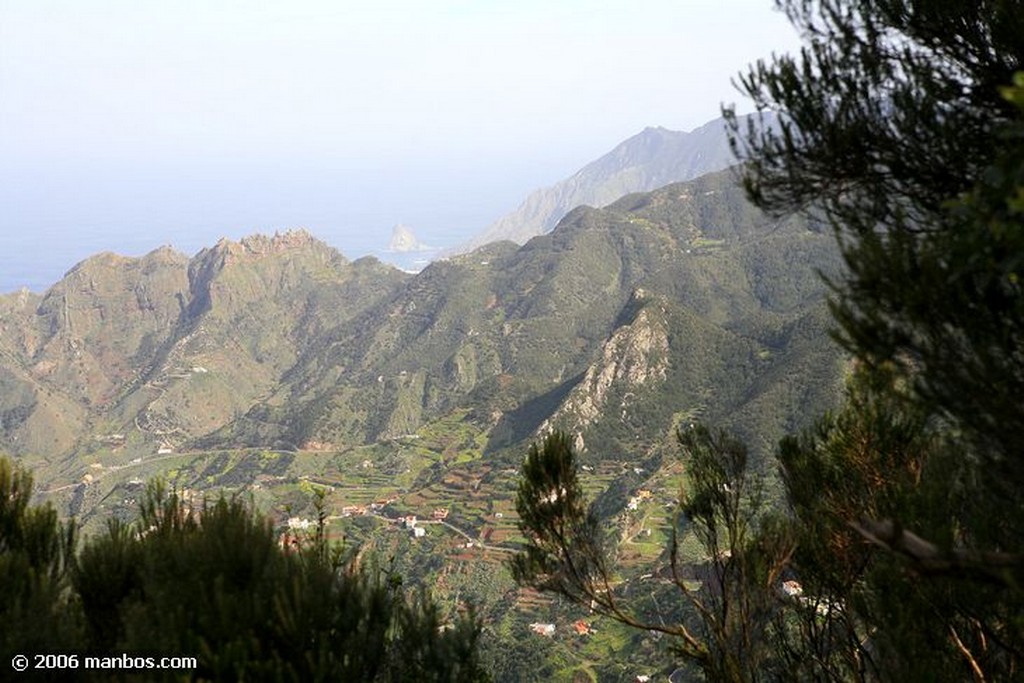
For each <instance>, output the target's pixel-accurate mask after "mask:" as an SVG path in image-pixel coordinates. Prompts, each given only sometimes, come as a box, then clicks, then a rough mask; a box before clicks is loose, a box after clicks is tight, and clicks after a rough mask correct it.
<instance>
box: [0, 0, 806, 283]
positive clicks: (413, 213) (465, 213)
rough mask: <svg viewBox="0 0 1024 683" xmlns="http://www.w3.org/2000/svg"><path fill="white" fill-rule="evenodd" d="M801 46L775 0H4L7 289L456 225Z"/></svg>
mask: <svg viewBox="0 0 1024 683" xmlns="http://www.w3.org/2000/svg"><path fill="white" fill-rule="evenodd" d="M796 45H797V38H796V36H795V34H794V32H793V30H792V29H791V28H790V27H789V25H788V24H787V22H786V20H785V17H784V16H782V15H781V14H779V13H778V12H776V11H774V10H773V8H772V2H771V0H717V1H714V0H707V1H697V0H690V1H688V0H675V1H674V2H661V1H649V2H645V1H644V0H628V1H618V0H614V1H613V0H609V1H607V2H598V1H592V2H560V1H557V0H547V1H545V2H535V1H533V0H518V1H516V2H487V1H483V0H477V1H475V2H473V1H468V0H466V1H462V2H458V1H454V0H429V1H420V2H411V1H410V2H390V1H387V0H377V1H372V2H346V1H343V0H336V1H334V2H327V1H312V0H307V1H302V0H287V1H280V2H272V1H269V0H268V1H263V2H259V1H257V0H251V1H247V2H242V1H228V0H197V1H191V0H157V1H151V2H149V1H145V0H124V1H116V0H63V1H59V0H58V1H49V0H0V290H2V291H9V290H11V289H13V288H14V287H16V286H18V285H20V284H27V285H30V286H31V287H32V288H33V289H38V290H41V289H43V288H44V287H45V286H47V285H49V284H51V283H52V282H53V281H55V280H56V279H57V278H59V277H60V275H61V273H62V272H63V271H65V270H67V269H68V268H69V267H70V266H72V265H73V264H74V263H75V262H76V261H78V260H80V259H81V258H84V257H85V256H87V255H88V254H91V253H93V252H96V251H100V250H104V249H107V250H112V251H118V252H121V253H127V254H140V253H144V252H145V251H148V250H149V249H152V248H155V247H157V246H159V245H161V244H167V243H170V244H173V245H174V246H175V247H177V248H179V249H181V250H183V251H185V252H187V253H193V252H194V251H196V250H197V249H199V248H200V247H201V246H204V245H210V244H212V243H213V242H215V241H216V239H217V238H218V237H220V236H228V237H232V238H237V237H239V236H241V235H244V234H248V233H251V232H255V231H268V230H269V231H273V230H274V229H284V228H288V227H296V226H305V227H308V228H310V229H311V230H312V231H313V232H314V233H315V234H317V235H319V236H321V237H323V238H324V239H326V240H327V241H328V242H330V243H331V244H333V245H334V246H337V247H339V248H340V249H341V250H342V251H343V252H344V253H345V254H346V255H347V256H349V257H353V258H354V257H358V256H360V255H362V254H365V253H368V252H371V251H374V250H379V249H381V248H383V246H384V245H385V244H386V242H387V239H388V236H389V235H390V230H391V227H392V225H394V224H395V223H398V222H403V223H407V224H409V225H411V226H412V227H413V228H414V229H416V230H417V233H418V234H419V235H420V238H421V239H422V240H424V241H426V242H433V243H443V244H454V243H455V242H458V241H461V240H462V239H464V238H465V237H468V236H469V235H470V234H473V233H476V232H479V231H480V230H482V229H483V228H485V227H486V226H487V224H489V223H490V222H491V221H492V220H494V219H495V218H498V217H499V216H500V215H502V214H504V213H505V212H507V211H509V210H510V209H512V208H515V206H516V205H517V204H518V203H519V201H520V200H521V199H522V198H523V197H525V195H526V194H527V193H528V192H529V191H530V190H532V189H534V188H536V187H540V186H543V185H547V184H550V183H552V182H554V181H556V180H559V179H561V178H563V177H566V176H568V175H570V174H571V173H573V172H574V171H575V170H576V169H578V168H579V167H580V166H582V165H584V164H585V163H587V162H588V161H591V160H593V159H595V158H597V157H598V156H600V155H601V154H603V153H604V152H606V151H608V150H609V149H611V148H612V147H614V146H615V145H616V144H617V143H618V142H620V141H622V140H623V139H625V138H627V137H629V136H631V135H633V134H635V133H637V132H639V131H640V130H642V129H643V128H644V127H646V126H655V125H660V126H665V127H668V128H672V129H676V130H689V129H692V128H695V127H697V126H699V125H701V124H703V123H705V122H707V121H708V120H710V119H713V118H715V117H716V116H718V114H719V105H720V104H721V103H722V102H734V101H737V100H738V99H739V95H738V93H737V92H736V91H735V90H734V89H733V87H732V86H731V85H730V78H732V77H733V76H734V75H735V74H736V72H737V71H739V70H740V69H742V68H743V67H744V65H746V64H748V63H749V62H751V61H753V60H755V59H757V58H759V57H767V56H769V55H770V53H771V52H772V51H773V50H774V51H783V52H784V51H790V50H793V49H794V48H795V46H796ZM739 104H740V109H741V110H743V109H745V108H746V107H744V106H743V104H742V102H740V103H739Z"/></svg>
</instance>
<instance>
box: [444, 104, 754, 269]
mask: <svg viewBox="0 0 1024 683" xmlns="http://www.w3.org/2000/svg"><path fill="white" fill-rule="evenodd" d="M734 163H736V161H735V158H734V157H733V155H732V152H731V151H730V149H729V142H728V139H727V137H726V133H725V121H724V120H723V119H715V120H714V121H711V122H710V123H707V124H705V125H703V126H701V127H699V128H696V129H694V130H692V131H690V132H685V133H684V132H679V131H672V130H668V129H666V128H647V129H645V130H643V131H642V132H640V133H639V134H637V135H635V136H633V137H631V138H629V139H628V140H626V141H624V142H622V143H620V144H619V145H618V146H616V147H615V148H614V149H613V150H611V151H610V152H608V153H607V154H605V155H604V156H602V157H601V158H599V159H597V160H596V161H593V162H591V163H589V164H587V165H586V166H584V167H583V168H581V169H580V170H579V171H577V172H576V173H575V174H573V175H572V176H571V177H569V178H566V179H565V180H562V181H561V182H558V183H556V184H554V185H552V186H550V187H546V188H543V189H540V190H536V191H534V192H532V193H531V194H530V195H529V196H528V197H527V198H526V199H525V200H524V201H523V203H522V204H521V205H520V206H519V207H518V208H517V209H516V210H515V211H513V212H512V213H509V214H507V215H505V216H503V217H502V218H499V219H498V220H497V221H495V222H494V223H492V224H491V225H490V226H489V227H488V228H487V229H486V230H484V231H483V232H482V233H481V234H479V235H477V236H475V237H473V238H472V239H470V240H469V241H467V242H466V243H465V244H464V245H462V246H460V247H458V248H456V249H455V250H454V253H465V252H467V251H471V250H473V249H475V248H477V247H480V246H482V245H484V244H489V243H491V242H499V241H502V240H509V241H511V242H515V243H516V244H524V243H525V242H526V241H527V240H529V239H530V238H531V237H535V236H536V235H543V234H544V233H547V232H550V231H551V230H552V229H553V228H554V227H555V225H557V224H558V222H559V221H560V220H561V219H562V218H563V217H564V216H565V215H566V214H567V213H569V211H570V210H572V209H574V208H575V207H577V206H581V205H587V206H604V205H606V204H609V203H611V202H613V201H615V200H616V199H618V198H619V197H622V196H624V195H626V194H630V193H632V192H645V191H649V190H654V189H656V188H659V187H662V186H663V185H668V184H669V183H675V182H680V181H685V180H690V179H692V178H696V177H698V176H701V175H704V174H705V173H710V172H713V171H719V170H722V169H725V168H727V167H729V166H731V165H732V164H734Z"/></svg>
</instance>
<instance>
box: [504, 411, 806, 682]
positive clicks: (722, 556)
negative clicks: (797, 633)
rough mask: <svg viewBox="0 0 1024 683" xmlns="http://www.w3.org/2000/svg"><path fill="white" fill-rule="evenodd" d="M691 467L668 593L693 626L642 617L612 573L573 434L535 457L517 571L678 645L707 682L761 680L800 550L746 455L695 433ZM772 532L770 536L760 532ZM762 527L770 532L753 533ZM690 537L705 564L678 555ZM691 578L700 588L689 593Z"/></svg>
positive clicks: (527, 480) (734, 445)
mask: <svg viewBox="0 0 1024 683" xmlns="http://www.w3.org/2000/svg"><path fill="white" fill-rule="evenodd" d="M679 440H680V443H681V445H682V447H683V451H684V462H685V463H686V466H687V482H688V484H687V487H686V490H685V491H684V493H683V496H682V499H681V504H680V509H679V515H680V517H681V518H680V519H679V520H678V523H677V524H676V525H674V527H673V543H672V547H671V549H670V556H671V564H670V567H669V568H668V569H667V572H670V576H671V580H670V585H671V586H672V588H674V589H675V590H676V591H678V592H677V593H676V597H681V598H682V599H683V600H684V602H685V603H686V605H687V613H688V614H689V615H690V618H685V619H682V620H680V621H677V622H674V623H666V622H665V621H664V619H663V617H664V615H663V614H659V618H658V620H657V621H655V619H654V618H653V616H651V615H647V614H643V613H641V612H640V611H638V610H637V607H638V604H637V603H638V600H637V599H636V598H637V597H638V596H636V595H630V592H631V591H630V586H629V584H628V582H627V583H624V582H623V581H622V579H621V577H620V576H618V573H617V571H616V567H615V566H614V558H613V556H612V555H611V553H610V546H609V544H607V543H606V540H605V533H604V531H603V529H602V526H601V523H600V522H599V521H598V519H597V517H596V515H595V514H594V513H593V511H590V510H588V509H587V507H586V502H585V500H584V498H583V494H582V491H581V489H580V486H579V483H578V479H577V474H576V466H577V464H576V457H575V454H574V453H573V449H572V446H571V445H570V443H569V440H568V437H567V436H566V435H565V434H561V433H558V432H556V433H553V434H551V435H549V436H548V437H547V438H546V439H545V440H544V442H543V444H542V445H540V446H537V445H534V446H532V447H531V449H530V452H529V454H528V455H527V458H526V461H525V462H524V463H523V469H522V479H521V480H520V484H519V495H518V497H517V499H516V509H517V510H518V512H519V516H520V528H521V530H522V532H523V534H524V535H525V536H527V538H529V539H530V541H529V543H528V544H527V545H526V547H525V549H524V550H523V552H521V553H520V554H518V555H517V556H516V557H515V558H514V559H513V561H512V570H513V574H514V576H515V578H516V580H517V581H518V582H520V583H521V584H526V585H531V586H533V587H536V588H538V589H540V590H547V591H552V592H555V593H558V594H561V595H563V596H565V597H567V598H569V599H570V600H572V601H574V602H577V603H580V604H583V605H589V606H590V608H591V609H593V610H595V611H597V612H599V613H602V614H605V615H607V616H610V617H611V618H613V619H615V620H616V621H619V622H621V623H623V624H626V625H628V626H632V627H635V628H638V629H644V630H649V631H652V632H654V631H656V632H660V633H663V634H667V635H670V636H673V640H672V645H671V646H672V648H673V650H674V651H676V652H677V653H679V654H680V655H681V656H682V657H683V658H684V659H686V660H689V661H691V662H693V663H696V664H697V665H698V666H699V667H700V669H701V670H702V671H703V672H704V674H705V675H706V676H707V677H708V679H709V680H715V681H757V680H761V679H762V678H763V676H764V675H765V673H766V672H767V671H768V665H769V663H770V662H772V661H773V652H772V648H771V644H770V642H769V641H768V639H767V638H766V637H765V634H766V633H767V632H768V630H769V629H770V628H771V627H772V624H773V617H774V615H775V613H776V612H777V611H778V601H777V599H776V597H775V594H774V592H773V589H774V587H775V585H776V583H777V582H778V578H779V572H780V571H781V570H782V568H783V566H784V564H785V562H786V560H787V559H788V557H789V554H790V552H791V541H790V538H789V535H788V533H787V532H786V531H785V530H784V529H781V528H779V527H778V526H777V525H775V524H773V523H770V522H766V521H765V520H764V519H763V516H764V513H765V509H764V507H763V505H762V501H761V498H760V495H759V491H758V486H757V483H756V481H755V480H754V479H753V478H752V477H751V474H750V471H749V470H748V467H747V449H746V447H745V446H744V445H743V444H742V443H740V442H739V441H737V440H735V439H734V438H731V437H729V436H728V435H726V434H724V433H719V434H712V433H711V432H710V431H708V430H707V429H706V428H704V427H700V426H696V427H693V428H692V429H690V430H688V431H687V432H685V433H681V434H680V435H679ZM762 526H763V529H762ZM758 529H761V533H755V532H757V531H758ZM686 532H693V533H694V535H695V536H696V537H697V539H698V540H699V542H700V544H701V547H702V549H703V551H704V554H705V555H704V557H703V558H689V559H688V561H687V562H688V564H686V565H684V564H683V563H682V562H681V558H679V556H678V547H677V545H676V543H675V539H676V533H679V534H682V533H686ZM684 576H689V577H691V578H692V577H698V578H699V581H700V582H701V585H700V587H699V588H694V587H692V586H690V585H687V582H686V580H685V579H684Z"/></svg>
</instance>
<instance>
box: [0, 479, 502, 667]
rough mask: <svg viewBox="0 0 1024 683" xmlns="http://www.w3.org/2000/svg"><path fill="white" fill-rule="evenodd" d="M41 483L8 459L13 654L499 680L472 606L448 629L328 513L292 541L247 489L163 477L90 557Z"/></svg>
mask: <svg viewBox="0 0 1024 683" xmlns="http://www.w3.org/2000/svg"><path fill="white" fill-rule="evenodd" d="M30 488H31V477H30V476H29V475H28V474H27V473H25V472H24V471H22V470H19V469H17V468H13V467H12V466H11V465H10V463H9V461H7V460H6V459H0V569H3V570H5V571H4V576H5V577H9V579H8V581H7V582H6V584H5V588H10V590H5V599H6V600H8V602H5V603H4V604H0V618H2V621H0V642H2V643H3V644H4V645H5V651H7V652H19V651H20V652H39V653H44V652H53V651H55V650H62V651H64V652H72V651H77V652H82V653H87V654H89V655H92V656H98V657H105V656H120V655H122V654H124V653H130V654H132V655H138V656H147V655H149V656H194V657H197V658H198V662H199V668H198V669H197V670H195V671H174V672H155V671H145V672H143V673H140V674H139V677H140V680H143V679H145V680H151V679H153V678H154V677H157V678H159V677H160V675H162V674H165V675H166V677H167V678H169V679H176V678H181V677H185V678H190V677H197V678H199V679H202V680H231V681H236V680H273V681H314V680H365V681H400V680H423V681H479V680H486V675H485V674H484V672H483V671H482V670H481V668H480V665H479V663H478V658H477V652H476V643H477V639H478V636H479V625H478V624H477V623H476V622H475V621H474V619H473V618H472V615H470V616H469V617H468V618H464V619H460V620H457V621H456V622H455V623H451V624H447V623H445V622H444V620H443V619H442V616H441V614H440V613H439V611H438V609H437V607H436V605H434V603H433V602H432V601H431V600H430V599H429V597H428V596H427V595H426V594H425V593H408V592H407V591H406V590H405V589H404V587H403V586H402V582H401V580H400V578H399V577H397V576H395V575H393V574H391V573H390V572H389V571H387V570H386V569H378V568H375V567H372V566H368V564H367V563H368V562H369V561H368V560H364V561H363V563H360V562H359V561H356V560H346V559H345V558H343V557H342V555H341V553H340V551H339V550H338V549H337V548H333V547H332V546H331V545H330V544H329V543H328V540H327V538H326V535H325V533H324V527H323V519H321V525H320V526H319V527H318V530H317V531H316V532H315V533H314V534H312V535H311V536H310V537H309V538H305V539H299V540H300V542H299V543H298V545H294V544H291V543H289V544H286V545H285V546H282V545H281V544H280V543H279V542H278V539H277V538H276V536H275V533H274V530H273V529H272V527H271V525H270V522H269V521H268V520H267V519H266V518H264V517H263V516H262V515H260V514H259V513H257V512H255V511H254V510H253V509H252V507H251V505H249V504H246V503H245V502H244V501H242V500H240V499H227V498H224V497H221V498H219V499H218V500H216V501H215V502H211V503H207V504H204V505H203V506H202V507H201V508H192V507H191V506H190V505H188V504H187V502H186V501H185V500H183V499H182V498H181V497H180V496H179V495H177V494H176V493H175V492H169V491H167V490H166V489H165V488H164V487H162V486H161V485H159V484H151V485H150V486H149V488H148V489H147V492H146V495H145V497H144V499H143V501H142V503H141V511H140V519H139V521H138V522H137V523H136V524H131V525H126V524H123V523H120V522H118V521H116V520H112V521H111V522H110V523H109V525H108V527H107V530H106V532H105V533H103V534H101V535H99V536H97V537H94V538H92V539H89V540H88V541H87V542H86V543H85V544H84V546H83V547H82V548H81V549H80V551H78V548H77V543H76V538H77V537H76V535H75V526H74V524H73V523H71V524H68V525H63V524H61V523H59V522H58V521H57V517H56V514H55V513H54V512H53V510H52V508H50V507H33V506H31V505H29V504H28V500H29V496H30ZM75 673H77V674H79V675H80V676H81V677H82V678H83V679H88V678H89V676H90V675H92V674H90V672H89V671H86V670H85V669H79V670H76V672H75ZM93 673H95V672H93ZM108 673H109V672H108ZM129 677H130V676H129Z"/></svg>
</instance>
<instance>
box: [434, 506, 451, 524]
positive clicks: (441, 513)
mask: <svg viewBox="0 0 1024 683" xmlns="http://www.w3.org/2000/svg"><path fill="white" fill-rule="evenodd" d="M431 517H433V518H434V519H436V520H438V521H440V520H444V519H448V508H436V509H435V510H434V512H433V513H431Z"/></svg>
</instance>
